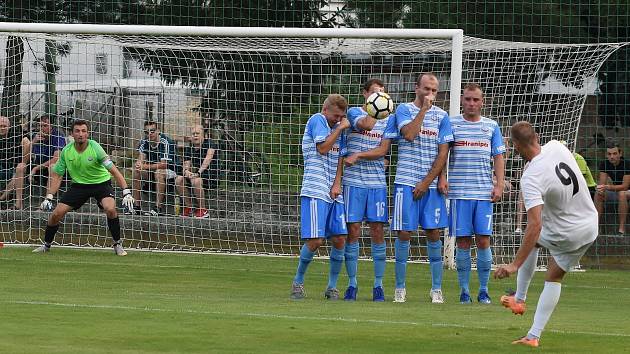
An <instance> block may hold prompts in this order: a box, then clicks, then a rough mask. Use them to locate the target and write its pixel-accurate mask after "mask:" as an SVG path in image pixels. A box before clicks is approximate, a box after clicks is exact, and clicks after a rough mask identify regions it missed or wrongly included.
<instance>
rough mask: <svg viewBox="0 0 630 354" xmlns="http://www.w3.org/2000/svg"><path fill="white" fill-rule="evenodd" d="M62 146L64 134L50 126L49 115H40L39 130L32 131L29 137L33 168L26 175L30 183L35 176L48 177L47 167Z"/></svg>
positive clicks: (52, 162) (57, 156) (57, 157)
mask: <svg viewBox="0 0 630 354" xmlns="http://www.w3.org/2000/svg"><path fill="white" fill-rule="evenodd" d="M64 146H66V138H65V137H64V135H63V134H62V133H61V132H60V131H59V130H57V128H53V127H52V121H51V119H50V117H49V116H46V115H44V116H41V117H40V118H39V130H38V131H36V132H34V133H33V135H32V138H31V164H32V166H33V168H32V169H31V173H30V175H29V177H28V179H29V182H30V183H33V179H34V177H35V176H41V177H42V178H43V179H47V178H48V169H49V167H51V166H53V165H54V164H55V163H56V162H57V159H59V153H60V152H61V149H63V147H64Z"/></svg>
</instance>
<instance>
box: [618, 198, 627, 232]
mask: <svg viewBox="0 0 630 354" xmlns="http://www.w3.org/2000/svg"><path fill="white" fill-rule="evenodd" d="M617 193H618V198H617V199H619V229H618V232H619V234H621V235H622V236H623V235H625V233H626V217H627V216H628V191H620V192H617Z"/></svg>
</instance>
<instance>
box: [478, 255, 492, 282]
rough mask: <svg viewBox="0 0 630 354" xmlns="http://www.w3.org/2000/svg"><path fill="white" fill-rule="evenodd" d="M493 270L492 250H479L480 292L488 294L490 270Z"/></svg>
mask: <svg viewBox="0 0 630 354" xmlns="http://www.w3.org/2000/svg"><path fill="white" fill-rule="evenodd" d="M491 268H492V250H491V249H490V247H488V248H478V249H477V277H478V278H479V291H480V292H481V291H485V292H488V281H489V280H490V269H491Z"/></svg>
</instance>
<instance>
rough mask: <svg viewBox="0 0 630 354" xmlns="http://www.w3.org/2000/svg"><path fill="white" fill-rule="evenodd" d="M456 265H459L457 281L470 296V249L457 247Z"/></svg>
mask: <svg viewBox="0 0 630 354" xmlns="http://www.w3.org/2000/svg"><path fill="white" fill-rule="evenodd" d="M455 264H456V265H457V279H458V280H459V287H460V288H461V289H462V290H464V291H465V292H466V293H468V294H470V289H469V287H468V283H469V281H470V248H459V247H457V254H456V255H455Z"/></svg>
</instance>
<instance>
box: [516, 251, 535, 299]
mask: <svg viewBox="0 0 630 354" xmlns="http://www.w3.org/2000/svg"><path fill="white" fill-rule="evenodd" d="M537 260H538V248H534V250H533V251H532V252H531V253H530V254H529V256H527V259H525V262H523V265H522V266H521V267H520V268H519V269H518V272H517V273H516V294H515V298H516V299H517V300H521V301H525V299H526V298H527V289H528V288H529V283H530V282H531V281H532V278H533V277H534V273H535V272H536V262H537Z"/></svg>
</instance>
